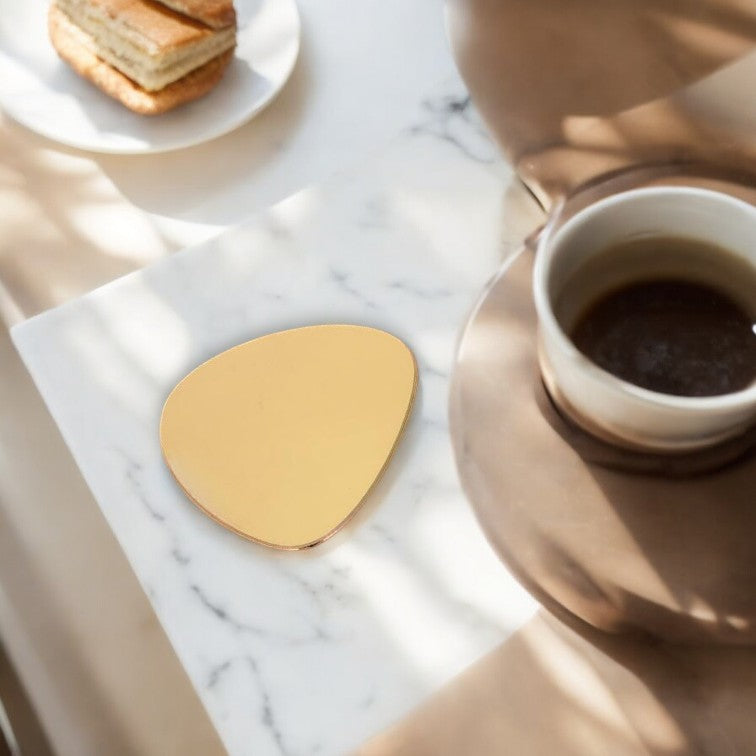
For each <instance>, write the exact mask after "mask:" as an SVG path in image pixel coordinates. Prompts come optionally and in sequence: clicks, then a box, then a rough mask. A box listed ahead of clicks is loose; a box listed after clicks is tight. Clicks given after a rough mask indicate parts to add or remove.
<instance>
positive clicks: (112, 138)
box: [0, 0, 299, 154]
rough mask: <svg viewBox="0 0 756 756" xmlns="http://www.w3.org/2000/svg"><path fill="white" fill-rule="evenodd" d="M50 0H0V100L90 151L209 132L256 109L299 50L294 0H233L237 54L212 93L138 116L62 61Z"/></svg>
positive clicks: (160, 145) (127, 149) (37, 126)
mask: <svg viewBox="0 0 756 756" xmlns="http://www.w3.org/2000/svg"><path fill="white" fill-rule="evenodd" d="M47 6H48V0H23V2H19V0H0V107H1V108H2V109H3V110H4V111H5V112H6V113H7V114H8V115H9V116H11V118H13V119H14V120H16V121H18V122H19V123H22V124H23V125H24V126H26V127H28V128H29V129H32V130H33V131H36V132H37V133H39V134H42V135H44V136H46V137H48V138H50V139H53V140H55V141H57V142H60V143H62V144H66V145H70V146H72V147H78V148H80V149H84V150H92V151H94V152H111V153H121V154H140V153H149V152H165V151H168V150H176V149H179V148H181V147H189V146H191V145H195V144H199V143H201V142H205V141H208V140H210V139H214V138H215V137H218V136H220V135H221V134H225V133H227V132H229V131H232V130H233V129H235V128H237V127H239V126H241V125H242V124H243V123H245V122H246V121H248V120H249V119H250V118H252V117H253V116H254V115H256V114H257V113H259V112H260V111H261V110H262V109H263V108H264V107H265V106H266V105H267V104H268V103H269V102H270V101H271V100H272V99H273V98H274V97H275V96H276V94H277V93H278V92H279V91H280V90H281V88H282V87H283V85H284V84H285V83H286V80H287V79H288V78H289V75H290V74H291V71H292V69H293V68H294V63H295V61H296V59H297V54H298V52H299V13H298V11H297V6H296V3H295V0H236V2H235V6H236V12H237V16H238V22H239V33H238V40H237V43H238V44H237V48H236V55H235V58H234V60H233V61H232V63H231V65H230V66H229V67H228V69H227V71H226V73H225V75H224V77H223V79H222V80H221V82H220V84H218V86H217V87H216V88H215V89H213V91H212V92H210V94H208V95H207V96H205V97H203V98H202V99H200V100H197V101H195V102H192V103H189V104H188V105H184V106H182V107H179V108H177V109H176V110H174V111H171V112H168V113H165V114H163V115H160V116H139V115H136V114H135V113H132V112H130V111H129V110H127V109H126V108H124V107H123V106H122V105H121V104H120V103H118V102H116V101H115V100H111V99H110V98H109V97H107V96H106V95H104V94H103V93H102V92H100V91H99V90H98V89H97V88H96V87H94V86H93V85H91V84H89V82H87V81H84V80H83V79H81V78H80V77H79V76H77V75H76V74H75V73H74V72H73V71H72V70H71V69H70V68H69V67H68V66H67V65H66V64H65V63H63V62H62V61H61V60H60V59H59V58H58V56H57V54H56V53H55V50H54V49H53V48H52V45H51V44H50V42H49V40H48V37H47Z"/></svg>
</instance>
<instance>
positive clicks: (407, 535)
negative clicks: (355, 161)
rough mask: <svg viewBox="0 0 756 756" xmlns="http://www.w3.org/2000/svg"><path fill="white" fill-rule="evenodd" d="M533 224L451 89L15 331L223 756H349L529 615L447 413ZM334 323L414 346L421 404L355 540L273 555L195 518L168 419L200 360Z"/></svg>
mask: <svg viewBox="0 0 756 756" xmlns="http://www.w3.org/2000/svg"><path fill="white" fill-rule="evenodd" d="M539 218H540V213H539V211H538V210H537V209H536V208H535V207H534V205H533V204H532V201H531V200H530V198H529V197H528V196H527V194H526V193H525V192H524V190H521V189H519V188H518V187H517V185H516V183H515V182H514V181H513V180H512V177H511V174H510V172H509V170H508V168H507V167H506V166H505V165H504V164H503V163H501V162H500V161H499V160H498V159H497V158H496V157H495V151H494V149H493V147H492V145H491V144H490V142H489V141H488V139H487V138H486V137H485V134H484V132H483V130H482V129H481V128H480V126H479V124H478V122H477V120H476V118H475V117H474V115H473V114H472V112H471V108H470V107H469V103H468V102H467V99H466V96H465V93H464V90H462V89H461V88H460V87H459V85H458V83H457V82H456V80H452V81H450V82H449V88H448V89H445V90H443V91H441V92H440V93H438V94H437V95H436V96H433V97H431V98H430V99H428V100H427V101H426V102H425V103H424V104H423V106H422V108H421V109H420V112H419V114H418V116H417V118H416V119H415V121H414V122H413V123H412V124H410V125H409V126H408V127H407V128H406V129H405V130H404V132H403V133H402V135H401V137H400V138H398V139H397V140H396V141H394V142H393V143H392V144H391V145H390V147H389V148H388V149H386V150H384V151H382V152H381V153H380V154H379V155H376V156H375V157H374V158H373V159H371V161H370V162H369V163H367V164H365V165H363V166H362V167H361V168H360V169H356V170H353V171H351V172H350V173H348V174H346V175H343V176H341V177H339V178H337V179H334V180H332V181H331V182H330V183H328V184H326V185H323V186H321V187H315V188H312V189H308V190H305V191H302V192H300V193H299V194H296V195H294V196H293V197H291V198H289V199H288V200H285V201H284V202H282V203H280V204H278V205H276V206H274V207H273V208H271V209H269V210H267V211H265V212H263V213H261V214H260V215H258V216H256V217H255V218H254V219H252V220H251V221H249V222H248V223H246V224H245V225H243V226H241V227H238V228H236V229H234V230H232V231H229V232H227V233H225V234H223V235H222V236H220V237H218V238H216V239H215V240H213V241H210V242H206V243H203V244H202V245H201V246H198V247H195V248H192V249H188V250H185V251H183V252H180V253H178V254H177V255H175V256H173V257H171V258H168V259H165V260H163V261H160V262H159V263H157V264H155V265H153V266H152V267H150V268H147V269H145V270H143V271H141V272H138V273H135V274H132V275H130V276H127V277H125V278H122V279H120V280H118V281H116V282H114V283H112V284H110V285H108V286H105V287H104V288H102V289H99V290H97V291H95V292H93V293H92V294H90V295H88V296H86V297H84V298H82V299H79V300H76V301H73V302H70V303H68V304H66V305H63V306H62V307H59V308H58V309H56V310H52V311H50V312H47V313H45V314H43V315H40V316H38V317H36V318H34V319H33V320H30V321H27V322H26V323H23V324H21V325H19V326H17V327H16V328H15V329H14V331H13V336H14V340H15V342H16V344H17V346H18V348H19V350H20V351H21V354H22V356H23V358H24V360H25V362H26V364H27V366H28V367H29V369H30V371H31V373H32V375H33V377H34V379H35V381H36V382H37V385H38V386H39V388H40V390H41V392H42V394H43V395H44V397H45V399H46V401H47V403H48V406H49V407H50V410H51V412H52V414H53V415H54V417H55V419H56V420H57V422H58V424H59V425H60V428H61V430H62V432H63V434H64V437H65V439H66V441H67V443H68V444H69V446H70V448H71V451H72V452H73V454H74V457H75V458H76V461H77V462H78V464H79V466H80V467H81V470H82V472H83V474H84V476H85V478H86V480H87V482H88V484H89V486H90V487H91V489H92V491H93V492H94V495H95V498H96V499H97V501H98V503H99V505H100V507H101V508H102V511H103V513H104V514H105V516H106V518H107V520H108V522H109V523H110V525H111V527H112V528H113V531H114V532H115V534H116V536H117V537H118V539H119V541H120V543H121V545H122V547H123V549H124V551H125V553H126V555H127V557H128V559H129V560H130V562H131V564H132V566H133V568H134V570H135V572H136V574H137V576H138V578H139V580H140V581H141V583H142V585H143V587H144V589H145V591H146V592H147V594H148V596H149V597H150V600H151V601H152V604H153V606H154V608H155V611H156V613H157V615H158V617H159V619H160V621H161V622H162V624H163V626H164V628H165V630H166V632H167V634H168V636H169V638H170V640H171V641H172V643H173V645H174V647H175V649H176V651H177V653H178V655H179V658H180V659H181V661H182V663H183V664H184V666H185V667H186V670H187V672H188V674H189V676H190V678H191V680H192V681H193V683H194V685H195V686H196V688H197V690H198V692H199V695H200V696H201V698H202V701H203V702H204V704H205V706H206V708H207V710H208V712H209V714H210V716H211V718H212V720H213V722H214V723H215V725H216V727H217V728H218V731H219V733H220V735H221V737H222V739H223V741H224V743H225V745H226V747H227V748H228V750H229V752H230V753H232V754H255V756H265V755H266V754H338V753H343V752H345V751H347V750H349V749H350V748H353V747H355V746H357V745H358V744H359V743H360V742H362V741H363V740H364V739H366V738H367V737H369V736H370V735H372V734H374V733H376V732H377V731H379V730H380V729H382V728H384V727H386V726H388V725H389V724H391V723H392V722H394V721H396V720H397V719H398V718H400V717H401V716H403V715H404V714H406V713H407V712H408V711H409V710H410V709H411V708H412V707H414V706H416V705H417V704H418V703H420V702H421V701H422V700H423V699H424V698H425V697H426V696H427V695H429V694H430V693H431V692H432V691H433V690H435V689H436V688H438V686H439V685H441V684H442V683H443V682H445V681H447V680H448V679H449V678H450V677H452V676H453V675H455V674H456V673H457V672H459V671H460V670H461V669H462V668H464V667H465V666H467V665H468V664H469V663H471V662H472V661H473V660H474V659H476V658H478V657H479V656H481V655H482V654H483V653H485V652H486V651H488V650H490V649H491V648H492V647H494V646H495V645H496V644H498V643H499V642H500V641H501V640H502V639H503V638H504V637H506V636H507V635H508V634H509V633H510V632H511V631H512V630H513V629H515V628H516V627H518V626H519V625H520V624H521V623H522V622H523V621H524V620H525V619H527V618H528V617H529V616H530V615H531V613H532V611H533V609H534V602H533V601H532V600H531V599H530V598H529V597H528V595H527V594H526V593H525V592H524V591H523V590H522V589H521V588H520V587H519V586H518V585H517V584H516V583H515V581H514V580H513V578H512V577H511V576H510V575H509V574H508V573H507V571H506V570H505V568H504V567H503V566H502V565H501V564H500V563H499V561H498V560H497V558H496V557H495V556H494V554H493V552H492V551H491V550H490V548H489V547H488V545H487V543H486V542H485V539H484V537H483V535H482V533H481V531H480V529H479V528H478V526H477V523H476V522H475V520H474V517H473V514H472V512H471V509H470V507H469V506H468V504H467V503H466V502H465V500H464V497H463V495H462V493H461V491H460V487H459V484H458V481H457V476H456V472H455V469H454V462H453V458H452V453H451V446H450V441H449V436H448V429H447V417H446V401H447V391H448V379H449V374H450V368H451V364H452V359H453V354H454V347H455V343H456V339H457V336H458V332H459V329H460V327H461V325H462V324H463V322H464V319H465V316H466V314H467V313H468V311H469V310H470V308H471V307H472V305H473V303H474V301H475V299H476V297H477V295H478V293H479V291H480V289H481V287H482V286H483V285H484V283H485V281H486V280H487V279H488V278H489V277H490V276H491V275H492V274H493V272H494V271H495V269H496V268H497V266H498V264H499V263H500V262H501V260H502V259H503V258H504V257H505V256H506V255H507V254H508V253H509V252H510V251H511V250H512V249H513V248H514V246H516V244H517V242H518V241H519V239H521V238H522V237H523V235H524V234H525V232H526V231H527V230H529V229H532V228H533V227H535V225H536V224H537V223H538V221H539ZM327 322H352V323H362V324H367V325H372V326H376V327H379V328H385V329H386V330H388V331H391V332H393V333H396V334H397V335H398V336H400V337H401V338H403V339H404V340H406V341H407V343H408V344H409V345H410V346H411V347H412V348H413V350H414V351H415V354H416V356H417V358H418V362H419V365H420V391H419V395H418V400H417V403H416V407H415V410H414V413H413V417H412V420H411V422H410V424H409V427H408V430H407V433H406V437H405V439H404V441H403V443H402V444H401V445H400V448H399V451H398V453H397V455H396V457H395V458H394V460H393V462H392V463H391V465H390V467H389V469H388V472H387V474H386V475H385V477H384V478H383V479H382V481H381V482H380V483H379V485H378V486H377V488H376V489H375V491H374V492H373V493H372V494H371V496H370V498H369V501H368V503H367V504H366V506H365V507H364V508H363V510H362V512H361V514H360V515H359V516H358V517H357V518H356V522H355V523H354V525H353V526H351V527H349V528H348V530H347V531H346V532H345V533H343V534H342V535H341V536H337V537H336V538H335V539H333V540H332V541H330V542H328V543H326V544H324V545H323V546H322V547H318V548H315V549H312V550H308V551H307V552H303V553H278V552H274V551H271V550H267V549H265V548H263V547H260V546H257V545H255V544H252V543H249V542H247V541H244V540H243V539H241V538H239V537H237V536H236V535H234V534H232V533H230V532H228V531H226V530H224V529H223V528H221V527H220V526H219V525H217V524H216V523H215V522H213V521H211V520H210V519H208V518H207V517H205V516H204V515H203V514H202V513H201V512H200V511H199V510H198V509H196V508H195V507H194V506H193V505H192V504H190V503H189V502H188V501H187V499H186V498H185V497H184V496H183V494H182V493H181V491H180V490H179V489H178V487H177V486H176V485H175V483H174V482H173V479H172V478H171V476H170V474H169V473H168V471H167V469H166V468H165V466H164V465H163V462H162V460H161V455H160V449H159V443H158V435H157V424H158V418H159V412H160V408H161V405H162V403H163V401H164V400H165V398H166V396H167V394H168V393H169V391H170V389H171V388H172V387H173V385H174V384H175V383H176V381H178V380H179V379H180V378H181V377H182V376H183V375H184V374H185V373H186V372H188V371H189V370H190V369H192V368H193V367H195V366H196V365H198V364H199V363H200V362H202V361H204V360H205V359H207V358H208V357H210V356H212V355H214V354H216V353H218V352H220V351H222V350H224V349H226V348H227V347H230V346H232V345H234V344H238V343H240V342H243V341H246V340H248V339H251V338H254V337H256V336H259V335H261V334H264V333H268V332H271V331H275V330H279V329H282V328H288V327H292V326H297V325H304V324H311V323H327ZM502 390H506V387H505V386H502ZM50 505H51V506H54V502H51V503H50ZM81 547H82V548H86V544H85V543H83V544H81ZM113 600H114V601H117V600H118V598H117V596H114V597H113Z"/></svg>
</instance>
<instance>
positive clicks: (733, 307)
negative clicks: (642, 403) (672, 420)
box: [571, 279, 756, 396]
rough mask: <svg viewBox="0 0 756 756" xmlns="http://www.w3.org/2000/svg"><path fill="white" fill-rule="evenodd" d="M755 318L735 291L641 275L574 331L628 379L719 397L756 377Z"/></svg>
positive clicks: (580, 343) (590, 353) (597, 358)
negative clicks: (734, 296) (735, 296)
mask: <svg viewBox="0 0 756 756" xmlns="http://www.w3.org/2000/svg"><path fill="white" fill-rule="evenodd" d="M753 327H754V325H753V319H752V318H750V317H749V316H748V313H746V312H745V310H744V309H742V308H741V307H740V306H739V305H738V304H736V303H735V302H734V301H733V300H732V299H731V298H730V297H729V296H727V295H726V294H724V293H722V292H720V291H718V290H717V289H715V288H713V287H710V286H707V285H705V284H700V283H692V282H688V281H684V280H678V279H660V280H648V281H639V282H635V283H632V284H628V285H627V286H624V287H622V288H619V289H617V290H615V291H611V292H609V293H608V294H606V295H604V296H603V297H601V298H600V299H599V300H598V301H597V302H595V303H594V304H593V305H591V306H590V307H589V309H588V310H587V311H586V312H585V313H583V315H582V317H581V318H580V319H579V320H578V322H577V324H576V326H575V327H574V329H573V331H572V333H571V338H572V340H573V342H574V343H575V345H576V346H577V347H578V349H580V351H581V352H583V354H585V355H586V356H587V357H589V358H590V359H591V360H592V361H593V362H595V363H596V364H597V365H599V366H600V367H602V368H603V369H604V370H607V371H608V372H610V373H613V374H614V375H616V376H618V377H619V378H622V379H623V380H626V381H629V382H630V383H634V384H635V385H637V386H641V387H643V388H646V389H650V390H652V391H658V392H661V393H665V394H676V395H678V396H716V395H719V394H727V393H730V392H733V391H739V390H741V389H744V388H747V387H748V386H749V385H750V384H751V383H752V382H753V381H754V380H755V379H756V333H754V330H753Z"/></svg>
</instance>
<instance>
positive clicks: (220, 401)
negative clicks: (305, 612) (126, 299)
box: [160, 325, 417, 549]
mask: <svg viewBox="0 0 756 756" xmlns="http://www.w3.org/2000/svg"><path fill="white" fill-rule="evenodd" d="M416 387H417V366H416V364H415V359H414V357H413V355H412V352H411V351H410V350H409V348H408V347H407V346H406V345H405V344H404V343H403V342H402V341H400V340H399V339H397V338H396V337H395V336H392V335H391V334H389V333H386V332H385V331H380V330H377V329H374V328H366V327H363V326H353V325H320V326H310V327H305V328H296V329H293V330H290V331H281V332H279V333H273V334H270V335H267V336H262V337H260V338H257V339H254V340H252V341H248V342H247V343H245V344H241V345H240V346H237V347H234V348H232V349H229V350H228V351H226V352H223V353H222V354H219V355H218V356H216V357H213V358H212V359H210V360H208V361H207V362H205V363H203V364H202V365H200V366H199V367H198V368H196V369H195V370H194V371H192V372H191V373H190V374H189V375H188V376H187V377H186V378H184V379H183V380H182V381H181V382H180V383H179V384H178V385H177V386H176V387H175V388H174V389H173V391H172V392H171V394H170V396H169V397H168V399H167V401H166V403H165V406H164V407H163V414H162V416H161V419H160V444H161V447H162V450H163V456H164V458H165V461H166V463H167V465H168V467H169V468H170V470H171V472H172V473H173V475H174V477H175V478H176V480H177V481H178V483H179V485H180V486H181V487H182V488H183V489H184V491H185V493H186V494H187V496H188V497H189V498H190V499H191V500H192V501H193V502H194V503H195V504H197V506H199V507H200V509H202V510H203V511H204V512H205V513H206V514H208V515H209V516H210V517H212V518H213V519H215V520H217V521H218V522H219V523H221V524H222V525H224V526H225V527H227V528H229V529H230V530H233V531H234V532H236V533H238V534H239V535H242V536H244V537H245V538H249V539H251V540H253V541H257V542H258V543H262V544H265V545H267V546H272V547H274V548H280V549H301V548H305V547H307V546H313V545H315V544H317V543H320V542H321V541H324V540H325V539H326V538H328V537H329V536H331V535H333V534H334V533H335V532H336V531H337V530H339V528H340V527H341V526H342V525H344V523H345V522H346V521H347V520H348V519H349V518H350V517H351V516H352V515H353V514H354V512H355V511H356V510H357V509H358V508H359V506H360V504H361V503H362V502H363V501H364V499H365V497H366V495H367V493H368V492H369V491H370V489H371V487H372V486H373V484H374V483H375V482H376V480H377V479H378V477H379V476H380V474H381V473H382V472H383V470H384V468H385V467H386V465H387V464H388V461H389V459H390V458H391V455H392V453H393V451H394V449H395V448H396V445H397V442H398V440H399V437H400V435H401V433H402V430H403V429H404V426H405V424H406V422H407V418H408V417H409V413H410V411H411V409H412V402H413V399H414V396H415V390H416Z"/></svg>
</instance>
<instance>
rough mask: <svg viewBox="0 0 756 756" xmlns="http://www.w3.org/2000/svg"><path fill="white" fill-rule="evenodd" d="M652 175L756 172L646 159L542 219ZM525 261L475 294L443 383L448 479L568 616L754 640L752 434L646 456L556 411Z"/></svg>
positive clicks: (509, 557) (716, 177) (677, 177)
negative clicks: (451, 465) (449, 445)
mask: <svg viewBox="0 0 756 756" xmlns="http://www.w3.org/2000/svg"><path fill="white" fill-rule="evenodd" d="M651 184H671V185H694V186H706V187H709V188H714V189H719V190H720V191H727V192H730V193H732V194H735V195H737V196H740V197H742V198H745V199H747V200H749V201H751V202H753V203H754V204H756V177H753V176H750V175H747V174H743V175H735V174H733V173H732V172H730V173H728V174H723V173H722V172H720V171H718V170H717V169H715V168H709V167H706V166H701V165H697V166H692V165H691V166H679V165H672V164H669V165H662V166H659V165H657V166H648V167H641V168H636V169H633V170H631V171H625V172H622V173H618V174H615V175H610V176H607V177H605V178H604V179H603V180H601V181H596V182H593V183H592V184H591V185H589V186H586V187H583V189H581V191H579V192H578V193H576V194H575V195H573V196H572V197H571V198H569V199H568V200H567V201H566V202H564V203H562V204H561V205H560V206H559V207H557V208H556V210H555V213H553V214H552V220H551V221H550V222H551V223H554V224H559V223H562V222H564V220H565V219H566V218H567V217H569V216H570V215H571V214H572V213H574V212H575V211H577V210H578V209H580V208H581V207H584V206H585V205H586V204H589V203H591V202H593V201H595V200H597V199H599V198H600V197H602V196H605V195H607V194H611V193H614V192H617V191H621V190H623V189H629V188H633V187H637V186H645V185H651ZM532 260H533V253H532V251H530V250H529V249H528V248H527V247H526V248H523V249H522V250H521V251H520V252H519V253H518V254H517V255H516V256H515V257H514V258H513V259H512V260H510V261H509V262H508V264H507V265H506V266H505V267H504V268H503V269H502V270H501V272H500V273H499V274H498V276H497V277H496V278H495V279H494V280H493V282H492V283H491V284H490V286H489V288H488V289H487V291H486V292H485V293H484V294H483V296H482V298H481V300H480V302H479V303H478V305H477V307H476V308H475V310H474V312H473V314H472V315H471V317H470V320H469V322H468V324H467V327H466V329H465V331H464V333H463V336H462V339H461V342H460V345H459V352H458V357H457V364H456V368H455V372H454V376H453V380H452V387H451V396H450V420H451V433H452V440H453V445H454V451H455V455H456V460H457V465H458V469H459V473H460V477H461V480H462V484H463V487H464V489H465V491H466V493H467V495H468V497H469V499H470V501H471V502H472V504H473V507H474V509H475V511H476V514H477V516H478V518H479V520H480V523H481V525H482V526H483V529H484V531H485V532H486V534H487V536H488V538H489V540H490V542H491V544H492V546H493V547H494V549H495V550H496V551H497V552H498V554H499V555H500V556H501V557H502V558H503V560H504V561H505V562H506V564H507V565H508V566H509V568H510V569H511V570H512V572H513V573H514V574H515V575H516V576H517V577H518V579H519V580H520V581H521V582H522V583H523V584H524V585H525V587H526V588H528V590H530V591H531V592H532V593H533V594H534V595H535V596H536V598H538V599H539V600H540V601H541V602H542V603H543V604H544V605H545V606H546V607H547V608H548V609H550V610H551V611H552V612H554V613H555V614H557V615H559V616H561V617H562V618H563V619H566V620H568V621H570V620H571V621H575V619H576V618H578V619H579V620H582V621H585V622H587V623H589V624H591V625H593V626H595V627H598V628H600V629H603V630H608V631H615V632H619V631H645V632H648V633H652V634H654V635H658V636H662V637H665V638H668V639H672V640H687V641H713V642H721V643H744V644H745V643H756V454H755V453H754V452H753V449H754V446H753V442H754V440H756V438H755V436H756V434H753V433H752V434H750V435H749V436H748V437H743V438H741V439H738V440H737V441H736V442H733V443H732V444H730V445H728V446H727V447H719V448H717V449H713V450H711V451H710V452H705V453H698V454H697V455H688V456H662V455H650V454H649V455H645V454H638V453H634V452H627V451H623V450H620V449H617V448H614V447H611V446H609V445H608V444H603V443H602V442H599V441H597V440H596V439H593V438H592V437H591V436H589V435H588V434H586V433H584V432H583V431H580V430H579V429H577V428H575V427H574V426H572V425H571V424H570V423H569V422H567V421H566V420H564V419H563V418H562V417H561V415H560V414H559V412H558V411H557V410H556V409H555V408H554V406H553V405H552V403H551V402H550V400H549V398H548V396H547V395H546V393H545V391H544V390H543V388H542V384H541V382H540V377H539V374H538V368H537V361H536V338H535V336H536V318H535V311H534V308H533V305H532V298H531V289H530V286H531V267H532Z"/></svg>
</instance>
